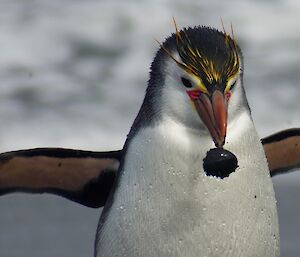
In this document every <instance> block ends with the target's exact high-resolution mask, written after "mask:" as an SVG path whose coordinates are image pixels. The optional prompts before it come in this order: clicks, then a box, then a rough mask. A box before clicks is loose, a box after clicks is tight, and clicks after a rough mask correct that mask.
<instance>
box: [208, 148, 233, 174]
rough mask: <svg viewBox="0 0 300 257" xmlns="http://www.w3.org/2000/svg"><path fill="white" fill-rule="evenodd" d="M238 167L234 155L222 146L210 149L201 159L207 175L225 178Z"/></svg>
mask: <svg viewBox="0 0 300 257" xmlns="http://www.w3.org/2000/svg"><path fill="white" fill-rule="evenodd" d="M237 167H238V160H237V158H236V156H235V155H234V154H233V153H232V152H230V151H228V150H225V149H223V148H220V147H218V148H213V149H210V150H209V151H208V152H207V154H206V157H205V158H204V159H203V168H204V171H205V173H206V175H207V176H215V177H219V178H225V177H228V176H229V175H230V173H232V172H234V171H235V170H236V168H237Z"/></svg>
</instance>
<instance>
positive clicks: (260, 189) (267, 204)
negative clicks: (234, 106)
mask: <svg viewBox="0 0 300 257" xmlns="http://www.w3.org/2000/svg"><path fill="white" fill-rule="evenodd" d="M241 119H244V120H243V122H244V123H246V124H245V126H244V128H242V129H241V128H240V129H239V131H235V128H229V131H231V133H229V134H228V136H227V140H226V141H228V142H229V143H227V144H225V148H226V149H228V150H230V151H232V152H233V153H235V154H236V156H237V158H238V161H239V168H238V169H237V170H236V172H234V173H232V174H231V175H230V176H229V177H228V178H225V179H219V178H215V177H208V176H206V175H205V173H204V172H203V168H202V160H203V158H204V156H205V155H206V152H207V151H208V150H209V149H210V148H212V147H213V145H212V142H211V139H210V138H209V137H208V136H207V137H203V136H202V137H200V136H199V135H198V134H195V133H194V132H192V131H186V130H185V128H184V127H181V126H180V125H177V124H172V122H170V123H168V122H166V123H164V124H163V125H161V126H160V127H156V128H149V129H145V130H143V131H141V132H140V133H139V134H138V135H137V136H136V137H135V138H134V139H133V140H132V142H131V144H130V145H129V148H128V152H127V158H126V162H125V164H124V170H123V172H122V175H121V177H120V183H119V186H118V188H117V190H116V192H115V195H114V197H113V204H112V206H111V208H110V210H109V212H108V216H107V218H106V219H105V223H104V225H103V226H102V228H101V231H100V234H99V236H98V238H99V242H98V252H97V256H98V257H100V256H101V257H102V256H103V257H117V256H120V257H121V256H122V257H125V256H128V257H133V256H136V257H144V256H146V257H154V256H155V257H156V256H162V257H166V256H170V257H171V256H172V257H174V256H178V257H196V256H197V257H199V256H201V257H204V256H207V257H210V256H228V257H229V256H230V257H231V256H243V257H247V256H270V257H271V256H272V257H275V256H279V246H278V242H279V236H278V224H277V212H276V203H275V198H274V192H273V187H272V182H271V179H270V177H269V176H268V169H267V164H266V161H265V158H264V155H263V149H262V147H261V145H260V143H259V139H258V137H257V135H256V132H255V130H254V128H253V126H252V122H251V121H250V119H249V118H248V116H242V117H241ZM240 122H241V121H240ZM232 135H234V137H233V136H232Z"/></svg>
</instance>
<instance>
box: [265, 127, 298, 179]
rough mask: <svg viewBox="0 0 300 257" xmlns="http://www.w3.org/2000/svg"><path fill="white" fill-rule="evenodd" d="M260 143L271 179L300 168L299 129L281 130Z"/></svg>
mask: <svg viewBox="0 0 300 257" xmlns="http://www.w3.org/2000/svg"><path fill="white" fill-rule="evenodd" d="M261 141H262V143H263V146H264V150H265V154H266V157H267V160H268V165H269V169H270V175H271V176H272V177H273V176H275V175H277V174H282V173H286V172H290V171H293V170H294V169H296V168H300V128H293V129H287V130H283V131H280V132H277V133H275V134H273V135H270V136H268V137H265V138H263V139H262V140H261Z"/></svg>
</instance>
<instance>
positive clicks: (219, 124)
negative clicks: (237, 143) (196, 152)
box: [193, 90, 227, 147]
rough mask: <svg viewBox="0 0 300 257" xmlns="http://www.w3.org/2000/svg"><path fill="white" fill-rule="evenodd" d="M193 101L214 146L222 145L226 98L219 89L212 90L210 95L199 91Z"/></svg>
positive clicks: (224, 133) (225, 125)
mask: <svg viewBox="0 0 300 257" xmlns="http://www.w3.org/2000/svg"><path fill="white" fill-rule="evenodd" d="M193 102H194V104H195V107H196V110H197V113H198V115H199V116H200V118H201V120H202V121H203V123H204V124H205V126H206V127H207V129H208V130H209V132H210V134H211V137H212V139H213V141H214V143H215V145H216V147H223V145H224V143H225V137H226V130H227V100H226V99H225V97H224V94H223V93H222V92H221V91H220V90H215V91H213V93H212V94H211V97H209V95H208V94H205V93H201V94H200V95H199V97H197V98H196V99H193Z"/></svg>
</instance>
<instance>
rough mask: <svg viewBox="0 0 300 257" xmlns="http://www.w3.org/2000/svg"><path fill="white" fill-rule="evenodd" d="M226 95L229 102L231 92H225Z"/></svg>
mask: <svg viewBox="0 0 300 257" xmlns="http://www.w3.org/2000/svg"><path fill="white" fill-rule="evenodd" d="M225 97H226V101H227V102H228V101H229V99H230V97H231V92H230V91H228V92H227V93H226V94H225Z"/></svg>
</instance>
